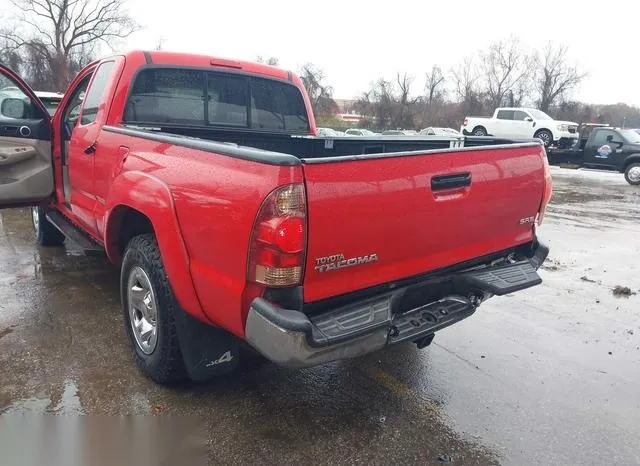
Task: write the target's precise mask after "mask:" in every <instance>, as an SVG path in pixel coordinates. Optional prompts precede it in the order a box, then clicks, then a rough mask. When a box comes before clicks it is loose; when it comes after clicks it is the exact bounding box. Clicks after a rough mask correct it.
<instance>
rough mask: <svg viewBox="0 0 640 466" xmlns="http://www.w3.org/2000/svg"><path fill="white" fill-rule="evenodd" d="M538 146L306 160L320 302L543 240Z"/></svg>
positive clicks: (310, 264) (310, 291)
mask: <svg viewBox="0 0 640 466" xmlns="http://www.w3.org/2000/svg"><path fill="white" fill-rule="evenodd" d="M543 157H544V150H543V149H542V147H541V146H540V145H538V144H531V145H518V146H511V147H499V148H498V147H482V148H473V149H463V150H460V151H447V152H436V153H433V152H427V153H424V154H419V153H412V154H410V155H400V156H397V155H389V154H384V155H382V154H381V155H378V156H359V157H357V158H356V157H353V158H350V159H345V158H343V159H334V160H331V159H322V160H313V159H309V160H304V162H305V163H304V165H303V167H304V176H305V183H306V190H307V209H308V210H307V212H308V237H307V241H308V244H307V247H308V249H307V261H306V267H305V276H304V300H305V301H306V302H312V301H317V300H321V299H324V298H329V297H333V296H337V295H341V294H344V293H348V292H352V291H356V290H360V289H363V288H367V287H370V286H374V285H378V284H382V283H386V282H390V281H394V280H398V279H401V278H405V277H410V276H412V275H417V274H420V273H424V272H428V271H432V270H436V269H440V268H443V267H446V266H450V265H454V264H457V263H459V262H463V261H466V260H471V259H474V258H477V257H481V256H484V255H488V254H491V253H493V252H498V251H501V250H503V249H508V248H510V247H512V246H516V245H520V244H523V243H527V242H529V241H531V240H532V239H533V237H534V232H533V225H532V224H531V223H530V221H531V217H534V218H535V216H536V214H537V212H538V208H539V207H540V202H541V200H542V196H543V191H544V164H543Z"/></svg>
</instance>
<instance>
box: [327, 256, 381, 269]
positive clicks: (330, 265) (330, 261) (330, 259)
mask: <svg viewBox="0 0 640 466" xmlns="http://www.w3.org/2000/svg"><path fill="white" fill-rule="evenodd" d="M377 260H378V255H377V254H375V253H371V254H366V255H364V256H359V257H350V258H349V259H345V257H344V254H334V255H332V256H325V257H317V258H316V270H317V271H318V272H327V271H328V270H337V269H344V268H345V267H353V266H354V265H362V264H368V263H370V262H376V261H377Z"/></svg>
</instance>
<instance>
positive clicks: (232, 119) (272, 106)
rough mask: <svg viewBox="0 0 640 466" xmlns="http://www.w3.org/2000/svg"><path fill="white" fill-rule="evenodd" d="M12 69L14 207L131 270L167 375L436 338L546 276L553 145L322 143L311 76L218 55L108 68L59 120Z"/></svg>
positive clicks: (138, 348)
mask: <svg viewBox="0 0 640 466" xmlns="http://www.w3.org/2000/svg"><path fill="white" fill-rule="evenodd" d="M0 79H1V80H2V81H3V82H0V89H1V88H2V87H6V86H16V87H18V88H19V89H20V90H21V92H22V96H20V97H16V96H15V95H12V97H7V98H6V99H4V100H3V101H2V105H1V108H0V205H1V206H2V207H19V206H32V217H33V226H34V229H35V234H36V237H37V241H38V242H39V243H40V244H41V245H48V246H55V245H60V244H62V243H63V241H64V240H65V239H68V240H71V241H74V242H76V243H77V244H79V245H81V246H82V247H83V248H84V249H85V251H86V252H87V254H90V253H98V254H106V256H107V257H108V259H109V260H111V261H112V262H113V263H115V264H119V266H120V269H121V278H120V291H121V301H122V309H123V315H124V322H125V327H126V333H127V336H128V339H129V341H130V343H131V348H132V354H133V358H134V360H135V362H136V363H137V365H138V367H139V369H140V371H141V372H142V373H143V374H145V375H147V376H149V377H150V378H152V379H153V380H154V381H156V382H157V383H163V384H167V383H171V382H174V381H176V380H180V379H183V378H191V379H192V380H206V379H209V378H211V377H213V376H215V375H219V374H223V373H227V372H230V371H232V370H234V369H235V368H237V367H238V365H239V364H241V363H243V362H244V361H246V360H251V359H252V358H255V357H256V356H258V357H259V358H260V359H261V360H264V358H266V359H268V360H270V361H272V362H274V363H277V364H280V365H282V366H287V367H294V368H296V367H305V366H313V365H317V364H322V363H326V362H329V361H334V360H340V359H344V358H351V357H356V356H360V355H363V354H366V353H370V352H372V351H376V350H380V349H382V348H385V347H388V346H390V345H395V344H400V343H402V342H415V343H416V344H417V345H418V346H419V347H424V346H427V345H428V344H429V343H430V342H431V340H432V339H433V335H434V333H435V332H436V331H438V330H440V329H443V328H445V327H448V326H450V325H452V324H454V323H456V322H459V321H460V320H462V319H464V318H466V317H469V316H470V315H472V314H473V313H474V312H475V311H476V309H477V308H478V306H479V305H480V304H481V303H482V302H484V301H485V300H487V299H488V298H490V297H491V296H493V295H504V294H507V293H512V292H516V291H518V290H522V289H525V288H529V287H532V286H535V285H537V284H539V283H540V282H541V279H540V277H539V275H538V274H537V269H538V268H539V267H540V264H541V263H542V262H543V261H544V260H545V258H546V256H547V253H548V248H547V247H546V246H545V245H544V244H542V243H541V242H539V241H538V239H537V237H536V224H539V223H540V222H542V220H543V217H544V214H545V209H546V206H547V203H548V202H549V199H550V197H551V192H552V180H551V176H550V171H549V166H548V163H547V159H546V152H545V150H544V147H543V146H542V144H541V143H540V141H537V140H530V141H525V142H519V143H508V142H505V141H502V140H498V141H493V142H491V141H485V142H482V143H479V142H477V141H476V142H475V143H472V142H469V145H468V146H464V147H459V146H458V145H453V146H452V145H451V141H450V140H448V139H447V138H444V139H443V140H441V141H440V140H438V139H437V138H433V137H426V138H421V137H419V136H414V137H412V138H398V137H389V138H385V137H384V136H375V137H371V138H366V137H363V138H353V137H342V138H333V139H332V138H329V139H327V138H320V137H317V136H316V129H315V123H314V116H313V113H312V111H311V106H310V102H309V98H308V96H307V93H306V92H305V89H304V87H303V84H302V82H301V80H300V78H299V77H298V76H296V75H295V74H294V73H291V72H288V71H284V70H281V69H278V68H274V67H271V66H267V65H261V64H254V63H247V62H241V61H234V60H228V59H221V58H212V57H207V56H197V55H187V54H176V53H169V52H161V51H154V52H143V51H136V52H130V53H127V54H123V55H115V56H111V57H108V58H104V59H102V60H99V61H95V62H93V63H91V64H89V65H88V66H87V67H86V68H84V69H83V70H82V71H80V73H79V74H78V75H77V77H76V78H75V79H74V80H73V82H72V83H71V84H70V86H69V88H68V90H67V91H66V93H65V95H64V97H63V98H62V101H61V102H60V104H59V106H58V108H57V110H56V112H55V113H54V115H53V116H49V114H48V113H47V111H46V109H45V108H44V106H43V105H42V103H41V102H40V101H39V100H38V98H37V97H36V96H35V94H34V93H33V92H32V90H31V89H30V88H29V87H28V86H27V85H26V84H25V83H24V82H23V80H21V79H20V78H19V77H18V76H16V74H15V73H13V72H12V71H11V70H10V69H7V68H5V67H0ZM86 311H87V312H93V311H92V310H91V309H87V310H86Z"/></svg>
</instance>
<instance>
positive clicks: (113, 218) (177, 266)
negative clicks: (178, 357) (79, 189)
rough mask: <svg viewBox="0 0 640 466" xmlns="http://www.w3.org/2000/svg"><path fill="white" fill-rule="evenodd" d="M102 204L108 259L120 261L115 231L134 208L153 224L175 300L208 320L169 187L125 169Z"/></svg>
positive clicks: (201, 318) (203, 319) (115, 180)
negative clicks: (191, 268)
mask: <svg viewBox="0 0 640 466" xmlns="http://www.w3.org/2000/svg"><path fill="white" fill-rule="evenodd" d="M105 204H106V210H105V213H104V218H103V220H104V222H103V225H104V232H103V235H104V245H105V250H106V252H107V256H108V257H109V260H111V262H113V263H115V264H118V263H120V261H121V260H122V257H121V254H120V250H119V247H118V233H119V231H120V227H121V226H122V220H123V217H124V215H123V214H124V212H126V211H127V210H128V209H133V210H136V211H138V212H140V213H141V214H143V215H145V216H146V217H147V218H148V219H149V220H150V222H151V226H152V227H153V231H154V234H155V236H156V239H157V241H158V247H159V248H160V254H161V256H162V262H163V264H164V267H165V269H166V272H167V276H168V278H169V283H170V284H171V288H172V290H173V293H174V295H175V296H176V299H177V300H178V303H179V304H180V306H181V307H182V308H183V309H184V310H185V311H186V312H187V313H189V314H191V315H192V316H193V317H195V318H197V319H199V320H201V321H203V322H207V323H210V321H209V319H208V318H207V317H206V314H205V313H204V311H203V309H202V306H201V304H200V301H199V299H198V296H197V295H196V292H195V288H194V286H193V281H192V279H191V271H190V259H189V254H188V252H187V248H186V245H185V243H184V239H183V237H182V231H181V229H180V224H179V222H178V216H177V214H176V209H175V203H174V199H173V195H172V194H171V191H170V189H169V187H168V186H167V185H166V184H165V183H164V182H162V181H161V180H159V179H158V178H155V177H153V176H151V175H149V174H148V173H144V172H137V171H130V172H124V173H121V174H120V175H119V176H118V177H117V178H116V179H114V181H113V183H112V184H111V188H110V190H109V195H108V197H107V200H106V203H105Z"/></svg>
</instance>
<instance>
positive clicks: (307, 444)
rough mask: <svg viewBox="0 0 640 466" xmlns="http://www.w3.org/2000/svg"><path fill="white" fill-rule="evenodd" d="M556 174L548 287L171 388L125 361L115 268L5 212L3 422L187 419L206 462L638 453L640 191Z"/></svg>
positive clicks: (574, 457) (0, 257)
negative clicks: (424, 339) (317, 358)
mask: <svg viewBox="0 0 640 466" xmlns="http://www.w3.org/2000/svg"><path fill="white" fill-rule="evenodd" d="M552 170H553V175H554V182H555V197H554V200H553V204H552V206H551V207H550V209H549V212H548V216H547V218H546V221H545V224H544V226H543V228H542V229H541V236H542V237H543V238H544V240H546V241H547V242H548V243H549V244H550V246H551V248H552V252H551V255H550V260H549V261H548V262H547V263H546V264H545V266H544V269H543V270H542V271H541V275H542V276H543V279H544V283H543V285H541V286H539V287H536V288H535V289H532V290H527V291H525V292H521V293H517V294H515V295H513V296H509V297H503V298H494V299H492V300H491V301H489V302H487V303H486V304H484V305H483V306H482V307H481V308H480V310H479V311H478V312H477V313H476V314H475V315H474V316H472V317H471V318H469V319H467V320H465V321H463V322H461V323H459V324H457V325H455V326H454V327H451V328H449V329H446V330H443V331H441V332H439V333H438V334H437V336H436V339H435V341H434V343H433V344H432V345H431V347H429V348H427V349H425V350H418V349H416V348H415V346H413V345H407V346H399V347H395V348H393V349H391V350H389V351H386V352H379V353H377V354H374V355H370V356H368V357H364V358H360V359H357V360H353V361H347V362H337V363H332V364H328V365H325V366H322V367H317V368H313V369H305V370H299V371H293V370H285V369H280V368H277V367H273V366H270V365H267V366H263V367H262V368H260V369H258V370H257V371H254V372H247V373H244V374H241V375H240V376H237V377H233V378H228V379H224V380H222V381H218V382H214V383H211V384H206V385H198V386H183V387H178V388H172V389H169V388H163V387H160V386H157V385H155V384H153V383H152V382H150V381H149V380H147V379H145V378H143V377H141V376H140V375H139V374H138V372H137V370H136V368H135V366H134V364H133V361H132V358H131V356H130V353H129V348H128V345H127V343H126V340H125V333H124V328H123V319H122V316H121V311H120V304H119V295H118V287H117V283H118V270H117V269H115V268H113V267H112V266H110V265H109V264H108V263H106V262H105V260H103V259H101V258H96V257H87V256H84V255H82V253H81V252H79V251H77V250H74V249H73V248H72V247H71V246H68V247H67V248H64V249H63V248H53V249H51V248H39V247H37V246H36V244H35V242H34V240H33V237H32V232H31V225H30V218H29V216H28V215H27V212H26V211H21V210H13V211H2V212H0V412H1V413H3V414H4V416H2V418H0V421H5V422H6V421H7V419H9V416H10V415H11V414H16V413H29V414H32V413H59V414H81V413H84V414H156V415H160V416H163V415H168V414H191V415H195V416H197V419H201V420H202V422H203V423H204V425H205V427H206V429H207V433H206V437H207V438H206V439H205V440H206V442H207V446H208V450H209V459H210V460H211V462H212V463H214V464H257V463H259V464H301V463H303V462H312V463H329V464H440V463H442V462H445V463H446V462H448V461H451V460H452V461H453V463H454V464H465V465H466V464H496V463H500V464H517V465H520V464H620V465H623V464H624V465H626V464H640V389H639V387H640V260H639V258H640V240H639V239H638V238H639V237H640V188H637V187H632V186H629V185H628V184H627V183H626V182H625V181H624V179H623V178H622V176H621V175H619V174H615V173H601V172H596V171H586V170H578V171H576V170H568V169H561V168H555V167H554V168H553V169H552ZM616 287H620V288H618V289H617V292H616V293H615V294H614V290H615V289H616ZM625 287H628V290H627V289H625ZM1 424H2V422H0V425H1ZM5 432H6V431H5ZM200 440H202V439H200ZM0 443H2V438H1V437H0ZM6 443H8V442H7V441H6V437H5V446H4V447H3V448H5V447H6ZM195 443H197V442H195ZM156 444H157V443H156ZM154 448H157V447H154ZM194 448H195V447H194ZM2 451H6V450H4V449H3V450H2ZM2 454H3V453H0V455H2ZM443 455H446V456H443ZM2 463H3V458H2V457H0V464H2ZM4 464H7V463H4ZM175 464H179V462H178V463H175Z"/></svg>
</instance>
